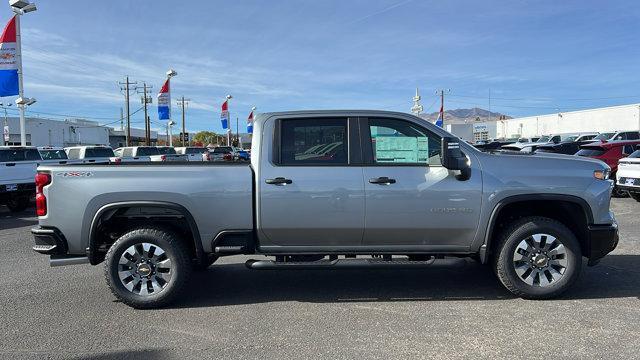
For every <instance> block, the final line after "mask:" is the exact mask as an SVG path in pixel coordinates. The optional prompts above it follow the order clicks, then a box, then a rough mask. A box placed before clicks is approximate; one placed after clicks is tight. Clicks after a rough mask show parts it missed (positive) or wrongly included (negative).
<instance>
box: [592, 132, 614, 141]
mask: <svg viewBox="0 0 640 360" xmlns="http://www.w3.org/2000/svg"><path fill="white" fill-rule="evenodd" d="M613 135H615V133H612V132H608V133H601V134H600V135H598V136H596V137H595V138H593V139H594V140H609V139H611V137H612V136H613Z"/></svg>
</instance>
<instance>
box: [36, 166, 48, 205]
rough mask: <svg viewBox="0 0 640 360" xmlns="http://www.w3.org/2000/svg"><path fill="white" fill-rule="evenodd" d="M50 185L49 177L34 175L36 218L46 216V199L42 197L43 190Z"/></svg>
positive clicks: (46, 175)
mask: <svg viewBox="0 0 640 360" xmlns="http://www.w3.org/2000/svg"><path fill="white" fill-rule="evenodd" d="M49 184H51V175H50V174H47V173H42V172H39V173H37V174H36V214H37V215H38V216H45V215H47V198H46V197H45V196H44V192H43V188H44V187H45V186H47V185H49Z"/></svg>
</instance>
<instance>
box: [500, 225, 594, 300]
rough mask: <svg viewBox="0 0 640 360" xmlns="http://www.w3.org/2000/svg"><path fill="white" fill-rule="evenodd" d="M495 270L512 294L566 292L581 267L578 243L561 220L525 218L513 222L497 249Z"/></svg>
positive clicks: (541, 295)
mask: <svg viewBox="0 0 640 360" xmlns="http://www.w3.org/2000/svg"><path fill="white" fill-rule="evenodd" d="M496 252H497V254H496V256H495V258H494V268H495V272H496V274H497V276H498V278H499V279H500V282H501V283H502V284H503V285H504V286H505V287H506V288H507V289H508V290H509V291H511V292H512V293H513V294H514V295H516V296H519V297H522V298H526V299H549V298H553V297H556V296H558V295H560V294H561V293H563V292H564V291H566V290H567V289H568V288H569V287H571V285H573V284H574V283H575V282H576V280H577V279H578V277H579V275H580V272H581V268H582V255H581V251H580V244H579V243H578V240H577V239H576V237H575V235H574V234H573V233H572V232H571V231H570V230H569V229H568V228H567V227H566V226H564V225H563V224H562V223H560V222H558V221H555V220H553V219H549V218H544V217H526V218H523V219H520V220H518V221H516V222H515V223H513V224H512V225H511V226H510V227H509V228H508V229H507V230H506V231H505V232H503V235H502V237H501V239H500V242H499V243H498V246H497V248H496Z"/></svg>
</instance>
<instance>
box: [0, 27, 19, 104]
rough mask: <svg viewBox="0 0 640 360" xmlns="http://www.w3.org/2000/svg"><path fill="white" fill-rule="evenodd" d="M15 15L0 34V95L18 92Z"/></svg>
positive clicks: (16, 93)
mask: <svg viewBox="0 0 640 360" xmlns="http://www.w3.org/2000/svg"><path fill="white" fill-rule="evenodd" d="M16 16H17V15H15V16H14V17H12V18H11V20H9V22H8V23H7V26H5V28H4V31H2V36H0V96H12V95H18V93H19V85H18V59H17V57H16V55H17V44H16Z"/></svg>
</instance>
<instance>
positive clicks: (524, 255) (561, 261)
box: [513, 234, 568, 287]
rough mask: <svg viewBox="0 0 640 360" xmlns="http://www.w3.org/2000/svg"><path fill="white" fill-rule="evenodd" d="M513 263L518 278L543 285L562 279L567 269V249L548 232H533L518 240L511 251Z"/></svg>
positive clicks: (533, 284) (536, 284)
mask: <svg viewBox="0 0 640 360" xmlns="http://www.w3.org/2000/svg"><path fill="white" fill-rule="evenodd" d="M513 264H514V266H515V270H516V274H518V277H519V278H520V280H522V281H524V282H525V283H527V284H529V285H531V286H540V287H545V286H549V285H552V284H554V283H555V282H557V281H559V280H560V279H562V277H563V276H564V273H565V272H566V270H567V264H568V262H567V251H566V250H565V248H564V245H562V243H561V242H560V240H558V239H556V238H555V237H554V236H551V235H549V234H534V235H531V236H529V237H527V238H526V239H524V240H522V241H520V243H519V244H518V246H517V247H516V249H515V251H514V252H513Z"/></svg>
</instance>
